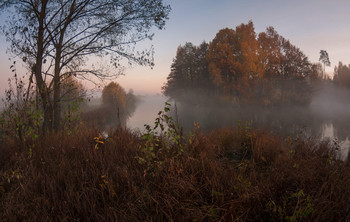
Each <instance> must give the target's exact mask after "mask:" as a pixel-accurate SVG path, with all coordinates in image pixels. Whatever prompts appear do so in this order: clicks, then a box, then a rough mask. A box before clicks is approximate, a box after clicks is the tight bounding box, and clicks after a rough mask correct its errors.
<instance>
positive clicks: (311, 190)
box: [0, 127, 350, 221]
mask: <svg viewBox="0 0 350 222" xmlns="http://www.w3.org/2000/svg"><path fill="white" fill-rule="evenodd" d="M96 136H98V131H97V130H95V129H94V128H85V127H82V128H81V129H80V130H79V133H76V134H72V135H70V136H68V135H66V134H64V133H59V134H51V135H47V136H46V137H44V138H40V140H38V141H36V142H35V146H34V147H33V148H32V155H30V153H29V151H28V150H29V147H25V148H18V147H19V146H17V144H16V141H11V140H8V142H7V143H6V144H2V146H1V148H0V152H1V158H0V161H1V162H0V167H1V168H0V201H1V202H0V220H1V221H345V220H346V218H347V219H349V217H350V212H349V211H350V189H349V187H350V164H349V161H346V162H341V161H338V160H335V159H334V158H332V154H331V153H330V152H329V149H328V148H327V147H326V146H325V145H320V146H317V148H316V146H315V143H314V142H312V141H306V142H305V141H299V140H293V139H287V140H282V139H281V138H276V137H274V136H272V135H270V134H268V133H266V132H258V131H254V132H252V131H250V130H249V129H237V130H235V129H220V130H216V131H213V132H211V133H207V134H201V133H197V134H196V135H195V137H194V138H193V140H192V141H191V142H189V141H187V142H186V143H185V144H184V147H183V148H184V151H183V152H180V155H174V156H170V157H169V156H166V157H165V156H164V157H162V156H159V155H165V154H164V152H157V150H155V151H154V154H155V156H156V158H157V159H158V160H161V161H159V162H150V163H147V164H145V163H142V164H141V163H139V161H138V158H135V157H143V155H146V154H145V152H141V149H142V147H144V146H145V141H144V140H142V139H141V136H140V135H137V134H135V133H132V132H130V131H128V130H125V129H117V130H115V131H114V132H112V133H110V136H109V138H108V139H107V140H101V141H103V144H102V143H100V144H98V145H97V147H96V141H95V140H94V137H96ZM96 148H98V149H96ZM161 148H162V147H161ZM161 148H160V149H161ZM176 148H177V147H176V146H175V147H173V149H176ZM157 155H158V156H157Z"/></svg>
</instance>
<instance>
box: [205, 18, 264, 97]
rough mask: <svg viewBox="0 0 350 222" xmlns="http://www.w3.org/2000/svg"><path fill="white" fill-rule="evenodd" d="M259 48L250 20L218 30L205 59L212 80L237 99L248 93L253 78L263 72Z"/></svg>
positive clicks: (249, 92) (258, 76) (256, 77)
mask: <svg viewBox="0 0 350 222" xmlns="http://www.w3.org/2000/svg"><path fill="white" fill-rule="evenodd" d="M258 50H259V44H258V42H257V40H256V33H255V30H254V25H253V22H252V21H250V22H249V23H248V24H241V25H240V26H237V27H236V30H233V29H229V28H226V29H222V30H220V31H219V32H218V33H217V34H216V36H215V38H214V40H213V41H212V42H211V43H210V45H209V50H208V54H207V59H208V62H209V71H210V73H211V74H212V76H213V78H214V82H215V83H216V85H218V86H221V87H222V88H223V91H224V93H226V94H228V95H230V96H233V97H234V100H236V101H239V100H241V99H242V95H245V96H248V95H249V94H251V91H250V88H251V87H252V85H253V83H254V80H256V79H258V78H260V77H261V76H262V73H263V66H262V64H261V63H260V61H259V54H258V53H257V52H258ZM248 97H249V96H248Z"/></svg>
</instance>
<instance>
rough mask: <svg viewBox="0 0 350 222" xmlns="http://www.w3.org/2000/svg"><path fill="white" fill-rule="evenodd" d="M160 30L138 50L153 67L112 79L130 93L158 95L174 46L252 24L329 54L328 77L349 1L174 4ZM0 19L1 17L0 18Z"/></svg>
mask: <svg viewBox="0 0 350 222" xmlns="http://www.w3.org/2000/svg"><path fill="white" fill-rule="evenodd" d="M168 3H169V4H170V5H171V7H172V11H171V13H170V19H169V20H168V22H167V25H166V28H165V30H156V31H155V36H154V39H153V41H152V42H144V43H142V46H145V47H147V48H148V47H149V46H150V45H151V44H153V45H154V48H155V55H154V58H155V64H156V65H155V67H154V68H153V69H151V68H149V67H133V68H128V69H126V70H125V76H121V77H119V78H118V79H116V81H117V82H119V83H120V84H121V85H122V86H123V87H124V88H125V89H126V90H129V89H133V90H134V92H135V93H136V94H154V93H160V92H161V87H162V85H163V84H164V83H165V82H166V77H167V76H168V74H169V72H170V66H171V63H172V61H173V58H174V57H175V54H176V49H177V47H178V46H179V45H183V44H185V43H186V42H192V43H194V44H196V45H198V44H200V43H201V42H203V41H207V42H210V41H211V40H212V39H213V38H214V37H215V34H216V33H217V32H218V31H219V30H220V29H222V28H225V27H229V28H235V27H236V26H238V25H239V24H241V23H247V22H248V21H249V20H252V21H253V23H254V25H255V31H256V33H259V32H262V31H265V28H266V27H267V26H273V27H274V28H275V30H277V32H278V33H279V34H280V35H282V36H283V37H285V38H287V39H289V40H290V41H291V42H292V44H294V45H296V46H298V47H299V48H300V49H301V50H302V51H303V52H304V53H305V54H306V55H307V56H308V57H309V59H310V61H311V62H317V61H318V58H319V52H320V50H321V49H323V50H326V51H327V52H328V54H329V58H330V60H331V63H332V66H331V67H328V68H327V69H326V71H327V72H328V74H330V75H332V74H333V69H334V65H337V64H338V62H339V61H342V62H343V63H344V64H349V63H350V27H349V21H350V13H349V12H348V9H349V8H350V1H348V0H293V1H288V0H265V1H261V0H218V1H214V0H176V1H168ZM0 18H1V17H0ZM7 47H8V44H7V43H6V42H5V41H4V37H3V36H1V37H0V92H1V94H2V92H3V91H4V89H5V88H6V87H7V79H8V77H9V76H10V74H11V72H10V70H9V66H10V64H11V63H10V62H9V61H8V59H7V58H8V56H7V55H6V48H7Z"/></svg>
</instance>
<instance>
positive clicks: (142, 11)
mask: <svg viewBox="0 0 350 222" xmlns="http://www.w3.org/2000/svg"><path fill="white" fill-rule="evenodd" d="M0 7H1V8H0V9H8V10H12V11H13V12H15V13H16V16H17V17H13V18H11V19H9V21H8V23H7V26H6V27H5V28H4V30H5V35H6V37H7V40H8V41H9V42H11V50H12V52H13V53H15V55H17V56H20V57H21V58H22V59H23V61H25V62H26V63H27V64H29V67H30V68H31V69H33V75H35V80H36V83H37V86H38V88H39V91H40V96H41V100H42V108H43V110H44V124H43V126H44V127H43V129H44V130H47V129H51V128H52V127H53V128H54V129H55V130H58V129H59V128H60V122H61V121H60V118H61V108H60V100H61V87H60V85H61V81H62V79H64V77H65V76H66V75H72V74H73V75H78V76H80V77H82V78H88V76H91V75H93V76H96V77H98V78H100V79H105V78H109V77H115V75H117V74H118V72H114V73H113V72H111V73H106V72H103V70H101V69H99V68H96V66H95V67H92V68H91V67H87V66H86V62H87V60H88V58H89V57H90V56H101V57H107V58H108V59H109V61H110V62H111V64H112V65H113V66H114V67H115V68H116V70H117V68H119V67H120V66H121V60H122V59H123V58H125V59H127V61H128V62H129V63H136V64H139V65H150V66H153V48H152V47H151V48H150V49H146V50H143V51H136V50H135V44H136V43H138V42H140V41H143V40H146V39H152V37H153V33H152V28H153V27H156V28H159V29H162V28H163V27H164V25H165V21H166V20H167V18H168V14H169V11H170V6H168V5H165V4H163V0H133V1H130V0H5V1H4V2H3V3H2V5H0ZM87 75H88V76H87ZM51 92H53V96H50V94H51Z"/></svg>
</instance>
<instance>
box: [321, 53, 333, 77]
mask: <svg viewBox="0 0 350 222" xmlns="http://www.w3.org/2000/svg"><path fill="white" fill-rule="evenodd" d="M319 61H320V62H322V63H323V77H322V79H325V78H326V66H331V62H330V61H329V57H328V53H327V51H326V50H321V51H320V58H319Z"/></svg>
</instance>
